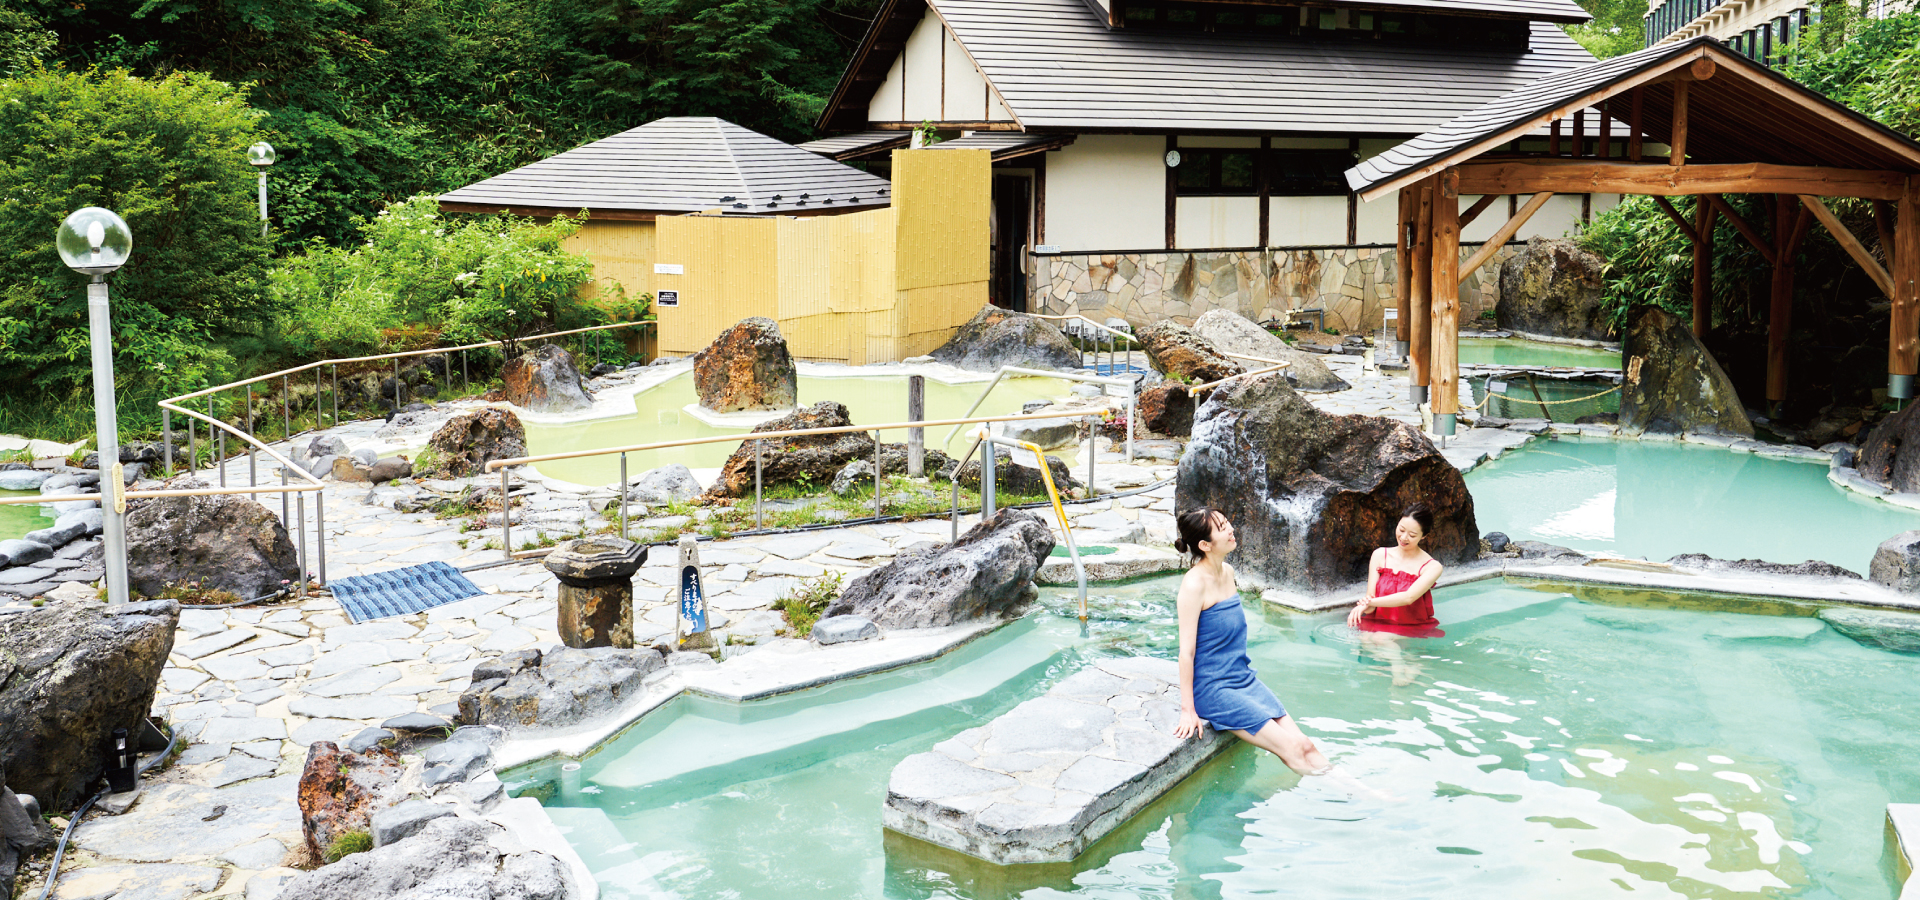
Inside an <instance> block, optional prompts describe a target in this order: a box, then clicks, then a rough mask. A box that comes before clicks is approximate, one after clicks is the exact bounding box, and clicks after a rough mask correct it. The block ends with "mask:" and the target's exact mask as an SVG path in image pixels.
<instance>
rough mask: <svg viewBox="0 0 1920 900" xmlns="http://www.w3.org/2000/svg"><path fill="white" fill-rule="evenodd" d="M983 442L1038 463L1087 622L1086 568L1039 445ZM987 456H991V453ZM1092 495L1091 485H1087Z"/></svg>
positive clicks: (989, 438)
mask: <svg viewBox="0 0 1920 900" xmlns="http://www.w3.org/2000/svg"><path fill="white" fill-rule="evenodd" d="M985 440H986V441H987V442H989V443H993V444H999V445H1001V446H1003V447H1024V448H1026V449H1027V450H1029V451H1031V452H1032V453H1033V455H1034V457H1035V458H1037V459H1038V460H1039V461H1040V482H1041V483H1042V484H1044V485H1046V486H1047V499H1049V500H1052V501H1053V514H1054V516H1055V517H1056V518H1058V519H1059V520H1060V533H1061V534H1063V535H1066V537H1067V553H1068V554H1069V555H1071V556H1072V557H1073V572H1074V574H1075V575H1076V576H1078V577H1079V579H1080V621H1082V622H1085V621H1086V620H1087V567H1086V565H1085V564H1083V563H1082V562H1080V543H1079V542H1078V541H1076V540H1074V538H1073V525H1072V524H1071V523H1069V522H1068V521H1067V510H1066V507H1063V506H1061V505H1060V489H1059V488H1056V487H1054V485H1053V471H1052V470H1051V469H1049V468H1047V457H1046V455H1045V454H1044V453H1042V452H1041V451H1040V445H1038V444H1035V443H1033V442H1032V441H1010V440H1008V439H1006V438H1001V437H993V436H991V435H988V436H987V437H986V438H985ZM987 455H989V456H991V455H993V454H992V452H991V451H989V452H988V454H987ZM981 477H983V478H984V477H986V467H985V466H982V467H981ZM1087 491H1088V493H1092V491H1093V485H1091V484H1089V485H1087Z"/></svg>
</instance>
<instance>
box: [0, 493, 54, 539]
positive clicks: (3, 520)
mask: <svg viewBox="0 0 1920 900" xmlns="http://www.w3.org/2000/svg"><path fill="white" fill-rule="evenodd" d="M38 496H40V492H39V491H0V498H4V499H10V498H13V497H38ZM52 525H53V517H52V516H49V515H47V513H46V508H45V507H42V506H35V505H33V504H31V503H9V504H7V505H5V506H0V541H5V540H10V539H12V538H17V537H20V536H22V535H25V534H26V533H27V532H30V531H39V530H40V529H42V528H49V527H52Z"/></svg>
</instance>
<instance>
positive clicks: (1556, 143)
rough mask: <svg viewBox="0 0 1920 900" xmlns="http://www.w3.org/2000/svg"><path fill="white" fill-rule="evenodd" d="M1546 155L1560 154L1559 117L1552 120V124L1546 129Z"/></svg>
mask: <svg viewBox="0 0 1920 900" xmlns="http://www.w3.org/2000/svg"><path fill="white" fill-rule="evenodd" d="M1547 155H1548V156H1559V155H1560V120H1559V119H1555V120H1553V125H1552V126H1550V127H1549V129H1548V131H1547Z"/></svg>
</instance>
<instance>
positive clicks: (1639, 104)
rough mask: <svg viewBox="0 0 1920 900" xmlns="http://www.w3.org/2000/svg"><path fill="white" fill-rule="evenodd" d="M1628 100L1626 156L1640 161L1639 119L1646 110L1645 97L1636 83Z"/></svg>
mask: <svg viewBox="0 0 1920 900" xmlns="http://www.w3.org/2000/svg"><path fill="white" fill-rule="evenodd" d="M1629 102H1630V111H1629V113H1628V114H1629V115H1630V116H1631V117H1632V118H1630V119H1628V120H1627V158H1628V159H1630V160H1633V161H1634V162H1639V161H1640V144H1641V141H1640V124H1641V121H1642V119H1641V117H1642V114H1644V113H1645V112H1646V97H1645V96H1644V95H1642V93H1641V91H1640V88H1639V87H1638V86H1637V85H1636V86H1635V87H1634V89H1633V92H1632V94H1631V95H1630V101H1629Z"/></svg>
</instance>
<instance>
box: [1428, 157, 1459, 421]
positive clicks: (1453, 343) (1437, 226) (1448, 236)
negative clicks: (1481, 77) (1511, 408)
mask: <svg viewBox="0 0 1920 900" xmlns="http://www.w3.org/2000/svg"><path fill="white" fill-rule="evenodd" d="M1437 187H1438V190H1436V191H1434V197H1433V213H1432V218H1433V287H1432V290H1433V316H1432V328H1433V348H1432V352H1433V362H1432V366H1433V433H1434V434H1437V435H1441V436H1443V437H1444V436H1447V435H1451V434H1453V431H1454V418H1455V416H1457V415H1458V414H1459V412H1460V173H1459V172H1458V171H1456V170H1454V169H1448V170H1446V171H1444V172H1442V173H1440V177H1439V183H1438V185H1437Z"/></svg>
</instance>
